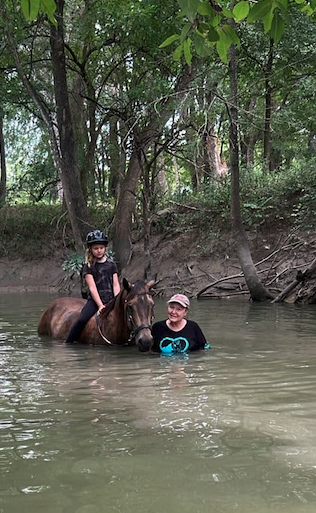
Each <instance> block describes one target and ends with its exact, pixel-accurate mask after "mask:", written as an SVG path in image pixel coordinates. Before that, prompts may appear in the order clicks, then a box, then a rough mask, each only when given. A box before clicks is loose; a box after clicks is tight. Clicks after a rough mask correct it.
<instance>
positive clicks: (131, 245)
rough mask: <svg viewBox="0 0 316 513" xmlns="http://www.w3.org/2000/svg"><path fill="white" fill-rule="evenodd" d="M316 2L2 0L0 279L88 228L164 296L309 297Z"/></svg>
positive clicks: (45, 269)
mask: <svg viewBox="0 0 316 513" xmlns="http://www.w3.org/2000/svg"><path fill="white" fill-rule="evenodd" d="M315 8H316V2H315V1H305V0H295V1H294V0H293V1H288V0H259V2H251V1H249V2H248V1H240V2H233V3H232V4H231V3H228V2H225V1H218V2H213V1H200V0H178V1H175V0H174V1H173V0H168V1H167V0H159V2H158V1H157V0H156V1H154V0H138V1H130V0H124V1H121V2H117V1H114V0H107V1H101V0H85V1H81V0H78V1H76V2H68V1H66V2H64V1H63V0H57V1H56V2H54V1H53V0H45V2H43V1H37V0H30V1H26V0H21V2H20V1H18V0H0V12H1V20H0V26H1V32H2V33H3V35H4V37H3V39H2V43H1V47H0V68H1V76H0V94H1V106H0V155H1V180H0V205H1V207H0V208H1V216H0V230H1V232H0V233H1V246H0V259H1V261H0V278H1V286H2V287H4V290H6V287H9V288H10V287H12V286H20V287H27V288H31V287H32V286H33V287H34V288H38V287H41V286H42V287H44V286H49V285H51V286H54V287H60V288H61V289H64V290H65V289H66V290H68V291H71V289H72V287H75V288H76V287H77V286H78V271H79V269H80V266H81V264H82V260H83V251H84V250H83V242H84V239H85V236H86V233H87V232H88V231H89V230H90V229H92V228H95V227H98V228H101V229H104V230H105V231H107V232H108V233H109V236H110V239H111V241H112V244H111V247H110V251H111V254H112V255H113V256H114V258H115V260H116V261H117V263H118V265H119V268H120V271H121V272H122V273H124V274H125V275H126V276H127V277H128V278H129V279H131V280H133V279H136V278H145V279H146V278H148V277H150V276H152V275H157V285H156V292H157V293H161V294H169V293H170V292H173V291H174V290H177V291H178V290H182V291H183V292H186V293H187V294H189V295H194V296H198V297H203V296H208V297H209V296H211V297H228V296H229V297H243V298H247V299H248V298H251V299H253V300H258V301H261V300H267V299H268V300H272V301H275V300H283V299H284V298H287V300H293V301H298V302H315V292H314V283H313V276H314V268H315V266H316V264H315V255H314V253H315V236H314V234H315V231H314V230H315V223H316V207H315V196H316V189H315V185H316V175H315V157H316V153H315V151H316V122H315V116H314V105H315V95H316V87H315V86H316V83H315V82H316V73H315V71H316V65H315V62H316V59H315V51H316V45H315V43H316V24H315V15H314V11H315ZM284 289H286V293H285V294H281V292H282V291H284ZM293 291H294V292H293ZM290 293H291V297H290V296H289V295H290ZM294 293H295V295H293V294H294Z"/></svg>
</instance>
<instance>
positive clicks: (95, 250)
mask: <svg viewBox="0 0 316 513" xmlns="http://www.w3.org/2000/svg"><path fill="white" fill-rule="evenodd" d="M105 250H106V246H105V245H104V244H93V245H92V246H91V252H92V255H93V256H94V257H95V258H97V259H100V258H102V257H103V256H104V253H105Z"/></svg>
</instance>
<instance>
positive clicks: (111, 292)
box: [66, 230, 120, 343]
mask: <svg viewBox="0 0 316 513" xmlns="http://www.w3.org/2000/svg"><path fill="white" fill-rule="evenodd" d="M107 243H108V237H107V235H106V234H105V233H104V232H101V231H100V230H94V231H92V232H89V233H88V235H87V238H86V244H87V251H86V263H85V265H84V267H83V271H82V276H83V277H84V278H85V280H86V282H87V285H88V288H89V293H88V300H87V303H86V304H85V306H84V307H83V309H82V310H81V313H80V316H79V319H78V320H77V322H76V323H75V324H74V325H73V327H72V328H71V330H70V332H69V335H68V337H67V340H66V342H67V343H73V342H75V341H78V339H79V337H80V334H81V332H82V331H83V329H84V327H85V325H86V324H87V322H88V321H89V319H90V318H91V317H92V316H93V315H94V314H95V313H96V312H98V313H100V311H101V310H102V309H103V308H104V307H105V305H106V304H107V303H108V302H109V301H110V300H111V299H112V298H113V297H114V296H116V295H117V294H118V293H119V292H120V284H119V280H118V274H117V266H116V264H115V262H113V260H110V259H109V258H108V257H107V255H106V247H107Z"/></svg>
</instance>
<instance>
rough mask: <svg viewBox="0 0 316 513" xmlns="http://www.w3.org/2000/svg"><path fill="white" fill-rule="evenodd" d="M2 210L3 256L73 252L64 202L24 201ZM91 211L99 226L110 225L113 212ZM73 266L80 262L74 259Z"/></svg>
mask: <svg viewBox="0 0 316 513" xmlns="http://www.w3.org/2000/svg"><path fill="white" fill-rule="evenodd" d="M0 212H1V216H0V236H1V245H0V257H1V256H8V255H12V257H13V258H14V257H20V258H25V259H27V260H37V259H41V258H51V256H52V255H56V254H62V253H63V254H65V253H66V254H67V253H68V252H69V253H70V254H72V252H73V248H74V244H73V238H72V232H71V227H70V222H69V218H68V215H67V213H66V212H64V210H63V208H62V206H61V205H45V204H43V203H42V204H38V205H30V204H21V205H15V206H5V207H2V208H1V210H0ZM89 213H90V215H91V219H92V221H93V223H94V226H95V227H96V228H99V227H100V228H101V229H106V228H107V227H108V226H109V224H110V221H111V213H109V212H106V214H105V213H104V209H103V208H100V207H94V208H93V209H90V211H89ZM75 260H76V259H75ZM78 261H79V257H78ZM71 265H73V266H74V268H75V267H76V265H77V264H76V263H75V261H74V262H73V263H72V264H71Z"/></svg>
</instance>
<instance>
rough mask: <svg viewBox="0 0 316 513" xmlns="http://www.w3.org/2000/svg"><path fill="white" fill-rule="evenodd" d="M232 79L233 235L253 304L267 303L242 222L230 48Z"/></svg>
mask: <svg viewBox="0 0 316 513" xmlns="http://www.w3.org/2000/svg"><path fill="white" fill-rule="evenodd" d="M229 78H230V92H231V99H230V107H229V114H230V126H229V153H230V170H231V214H232V225H233V235H234V239H235V244H236V248H237V253H238V258H239V263H240V266H241V269H242V271H243V273H244V276H245V280H246V283H247V286H248V289H249V292H250V296H251V299H252V300H253V301H265V300H267V299H268V298H270V299H271V298H272V297H273V296H272V295H271V294H270V293H269V291H268V290H266V288H265V287H264V286H263V285H262V283H261V281H260V279H259V277H258V274H257V271H256V268H255V265H254V263H253V260H252V256H251V253H250V249H249V244H248V240H247V235H246V232H245V229H244V227H243V224H242V220H241V212H240V186H239V151H238V103H237V55H236V46H235V45H232V46H231V48H230V59H229Z"/></svg>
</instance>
